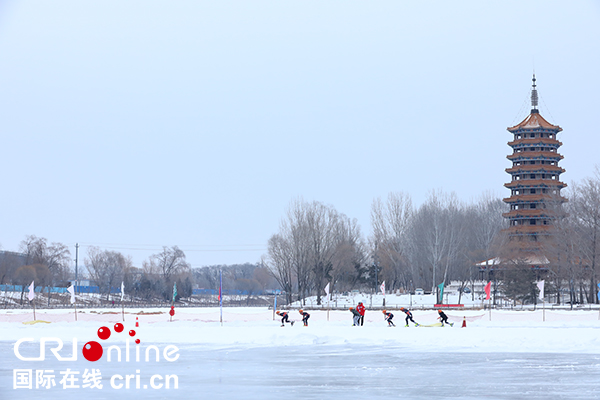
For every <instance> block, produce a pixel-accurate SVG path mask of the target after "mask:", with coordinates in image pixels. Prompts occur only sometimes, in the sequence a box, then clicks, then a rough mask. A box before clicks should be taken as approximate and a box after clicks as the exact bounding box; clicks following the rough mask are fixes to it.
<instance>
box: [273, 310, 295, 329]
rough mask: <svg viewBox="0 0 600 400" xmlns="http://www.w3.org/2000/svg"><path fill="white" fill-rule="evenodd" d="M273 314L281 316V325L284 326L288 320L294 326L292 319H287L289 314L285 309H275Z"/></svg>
mask: <svg viewBox="0 0 600 400" xmlns="http://www.w3.org/2000/svg"><path fill="white" fill-rule="evenodd" d="M275 314H277V315H279V316H280V317H281V326H285V323H286V322H288V323H290V324H292V326H294V321H290V320H289V319H288V316H289V314H288V313H287V312H285V311H276V312H275Z"/></svg>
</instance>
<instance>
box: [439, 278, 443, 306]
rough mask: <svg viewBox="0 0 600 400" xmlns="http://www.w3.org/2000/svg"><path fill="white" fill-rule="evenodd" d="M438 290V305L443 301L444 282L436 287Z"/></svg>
mask: <svg viewBox="0 0 600 400" xmlns="http://www.w3.org/2000/svg"><path fill="white" fill-rule="evenodd" d="M438 289H440V298H439V299H438V304H442V302H443V301H444V282H442V283H440V284H439V285H438Z"/></svg>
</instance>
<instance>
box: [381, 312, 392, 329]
mask: <svg viewBox="0 0 600 400" xmlns="http://www.w3.org/2000/svg"><path fill="white" fill-rule="evenodd" d="M381 312H382V313H383V318H384V319H385V320H386V321H387V323H388V326H396V325H394V323H393V322H392V319H393V318H394V314H392V313H391V312H387V311H386V310H382V311H381Z"/></svg>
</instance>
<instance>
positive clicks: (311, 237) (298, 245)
mask: <svg viewBox="0 0 600 400" xmlns="http://www.w3.org/2000/svg"><path fill="white" fill-rule="evenodd" d="M361 241H362V239H360V229H359V228H358V224H357V223H356V221H354V220H351V219H349V218H348V217H346V216H345V215H343V214H340V213H338V212H337V211H336V210H335V209H334V208H333V207H331V206H326V205H324V204H322V203H319V202H316V201H315V202H311V203H308V202H304V201H302V200H296V201H294V202H292V204H291V206H290V208H289V210H288V213H287V216H286V218H285V219H284V220H283V221H282V223H281V225H280V231H279V233H278V234H275V235H273V236H272V237H271V239H270V240H269V246H268V247H269V257H268V259H267V263H268V265H269V267H270V268H271V270H272V271H273V274H274V276H275V277H276V278H277V280H278V282H279V284H280V285H281V287H282V288H283V289H284V290H286V292H287V291H288V290H291V288H292V287H293V283H292V282H293V280H294V279H295V280H296V283H297V287H298V296H299V298H304V297H305V295H306V294H307V293H308V290H309V289H310V286H312V288H314V289H315V290H316V294H317V304H321V297H322V290H323V288H324V287H325V285H326V282H329V280H330V279H331V278H332V274H333V273H334V268H337V269H338V270H341V269H343V267H342V263H343V261H342V260H344V259H346V260H360V259H361V256H360V255H359V253H360V251H358V252H357V249H359V248H360V244H361ZM349 251H350V252H353V255H342V254H348V252H349Z"/></svg>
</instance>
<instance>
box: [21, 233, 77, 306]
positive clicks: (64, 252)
mask: <svg viewBox="0 0 600 400" xmlns="http://www.w3.org/2000/svg"><path fill="white" fill-rule="evenodd" d="M20 247H21V252H22V253H24V254H25V257H26V261H25V264H26V265H33V264H39V265H44V266H46V267H47V268H48V271H49V276H48V279H47V281H46V285H48V286H51V285H52V284H54V283H55V282H57V281H62V280H64V279H65V278H66V275H67V272H68V270H69V265H70V262H71V252H70V251H69V248H68V247H67V246H66V245H64V244H62V243H56V242H53V243H51V244H50V245H48V244H47V240H46V239H45V238H38V237H36V236H35V235H30V236H27V237H26V238H25V239H24V240H23V241H22V242H21V246H20ZM51 296H52V292H51V291H50V290H49V291H48V305H50V298H51Z"/></svg>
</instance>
